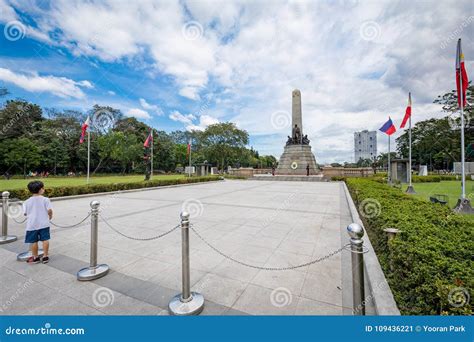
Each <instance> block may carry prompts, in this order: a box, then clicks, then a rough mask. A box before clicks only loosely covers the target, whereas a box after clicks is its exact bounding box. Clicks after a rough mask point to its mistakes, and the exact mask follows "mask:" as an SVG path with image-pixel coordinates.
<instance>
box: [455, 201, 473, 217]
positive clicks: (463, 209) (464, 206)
mask: <svg viewBox="0 0 474 342" xmlns="http://www.w3.org/2000/svg"><path fill="white" fill-rule="evenodd" d="M453 210H454V211H455V212H457V213H460V214H471V215H472V214H474V209H473V208H472V207H471V201H470V200H469V199H467V198H464V199H462V198H460V199H458V203H457V204H456V206H455V207H454V209H453Z"/></svg>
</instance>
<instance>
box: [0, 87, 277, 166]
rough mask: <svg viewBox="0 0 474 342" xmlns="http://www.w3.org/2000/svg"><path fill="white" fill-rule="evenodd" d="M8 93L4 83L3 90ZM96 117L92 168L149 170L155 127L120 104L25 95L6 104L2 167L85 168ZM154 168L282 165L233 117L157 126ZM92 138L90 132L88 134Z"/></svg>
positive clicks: (0, 134) (1, 112) (1, 117)
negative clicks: (68, 105)
mask: <svg viewBox="0 0 474 342" xmlns="http://www.w3.org/2000/svg"><path fill="white" fill-rule="evenodd" d="M6 94H8V91H7V90H6V89H5V88H0V96H4V95H6ZM88 116H89V117H90V121H91V123H90V126H89V130H90V138H91V174H94V173H122V174H125V173H144V172H145V162H144V153H145V151H144V147H143V143H144V141H145V139H146V137H147V136H148V134H149V132H150V130H151V129H152V127H150V126H149V125H147V124H145V123H143V122H141V121H138V120H137V119H136V118H133V117H124V115H123V114H122V112H121V111H120V110H117V109H114V108H112V107H108V106H99V105H95V106H94V107H93V108H91V110H89V111H88V112H85V113H84V112H80V111H75V110H57V109H43V108H41V107H40V106H39V105H37V104H33V103H29V102H28V101H24V100H18V99H17V100H7V101H6V102H4V103H3V104H2V106H1V108H0V127H1V131H0V172H1V173H2V174H5V173H7V174H10V175H14V174H22V175H26V174H27V173H28V172H30V171H36V172H48V173H49V174H52V175H65V174H68V173H70V172H73V173H75V174H81V173H85V172H86V169H87V141H86V142H85V143H83V144H79V137H80V135H81V124H82V123H83V122H84V121H85V120H86V118H87V117H88ZM153 136H154V139H153V159H154V170H156V171H157V172H160V171H161V172H175V171H176V170H177V169H181V168H182V167H184V166H187V165H188V157H187V144H188V141H189V140H191V142H192V151H191V154H192V162H193V164H195V163H202V162H204V161H207V162H208V163H210V164H212V165H213V166H216V167H218V168H219V169H220V170H222V169H225V168H227V167H228V166H233V167H239V166H242V167H257V168H259V167H261V168H267V167H272V166H273V165H276V162H277V161H276V159H275V157H273V156H260V155H259V153H258V151H256V150H254V149H253V148H248V147H247V146H248V144H249V135H248V133H247V131H245V130H242V129H239V128H237V127H236V125H235V124H233V123H231V122H224V123H217V124H214V125H210V126H208V127H207V128H206V129H205V130H204V131H180V130H177V131H173V132H170V133H167V132H165V131H162V130H156V129H153ZM86 139H87V138H86Z"/></svg>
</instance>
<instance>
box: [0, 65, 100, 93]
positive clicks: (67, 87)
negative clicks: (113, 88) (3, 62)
mask: <svg viewBox="0 0 474 342" xmlns="http://www.w3.org/2000/svg"><path fill="white" fill-rule="evenodd" d="M0 80H2V81H4V82H9V83H12V84H14V85H16V86H17V87H20V88H23V89H25V90H27V91H30V92H48V93H52V94H54V95H56V96H59V97H63V98H68V97H72V98H77V99H82V98H84V97H85V94H84V92H83V91H82V90H81V88H80V87H84V88H92V87H93V86H92V84H91V83H90V82H89V81H80V82H76V81H73V80H71V79H68V78H65V77H55V76H39V75H36V74H19V73H15V72H13V71H11V70H9V69H4V68H0Z"/></svg>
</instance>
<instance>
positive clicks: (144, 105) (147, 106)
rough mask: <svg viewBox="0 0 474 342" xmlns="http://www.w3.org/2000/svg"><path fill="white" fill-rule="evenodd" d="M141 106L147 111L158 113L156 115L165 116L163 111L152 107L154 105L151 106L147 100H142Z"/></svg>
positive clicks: (155, 106)
mask: <svg viewBox="0 0 474 342" xmlns="http://www.w3.org/2000/svg"><path fill="white" fill-rule="evenodd" d="M139 101H140V105H141V106H142V107H143V108H144V109H146V110H152V111H154V112H156V114H158V115H163V114H164V113H163V110H162V109H161V108H160V107H158V106H157V105H152V104H149V103H148V102H147V101H146V100H145V99H143V98H141V99H140V100H139Z"/></svg>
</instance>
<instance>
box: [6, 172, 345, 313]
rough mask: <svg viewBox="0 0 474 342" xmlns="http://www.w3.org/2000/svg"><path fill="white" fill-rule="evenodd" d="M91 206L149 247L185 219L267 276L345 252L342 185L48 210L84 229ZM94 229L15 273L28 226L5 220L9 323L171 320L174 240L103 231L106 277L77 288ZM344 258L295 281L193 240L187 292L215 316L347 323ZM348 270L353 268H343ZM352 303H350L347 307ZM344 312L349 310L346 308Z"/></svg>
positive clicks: (155, 195)
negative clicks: (108, 317) (67, 318)
mask: <svg viewBox="0 0 474 342" xmlns="http://www.w3.org/2000/svg"><path fill="white" fill-rule="evenodd" d="M92 199H98V200H100V201H101V204H102V205H101V211H102V215H103V216H104V217H105V218H107V220H108V221H109V222H110V224H111V225H113V226H114V227H115V228H116V229H118V230H120V231H121V232H123V233H125V234H127V235H132V236H136V237H141V238H146V237H150V236H155V235H157V234H159V233H161V232H165V231H167V230H169V229H170V228H172V227H173V226H176V225H177V224H179V221H180V220H179V213H180V211H181V210H182V208H183V207H184V208H186V209H187V210H188V211H190V212H191V223H193V224H194V226H195V228H196V229H197V230H198V231H199V232H200V234H201V235H202V236H203V237H204V238H205V239H206V240H207V241H209V243H211V244H212V245H214V246H215V247H216V248H218V249H220V250H222V251H223V252H224V253H226V254H228V255H229V256H231V257H233V258H235V259H238V260H241V261H243V262H245V263H249V264H253V265H256V266H262V267H285V266H292V265H297V264H301V263H306V262H308V261H311V260H313V259H315V258H318V257H322V256H324V255H326V254H328V253H330V252H332V251H334V250H336V249H338V248H340V247H341V246H342V245H343V244H345V243H346V242H347V240H348V238H347V235H346V234H345V232H344V229H345V227H346V226H347V224H349V223H350V217H349V211H348V207H347V202H346V198H345V195H344V191H343V188H342V185H341V184H340V183H324V182H272V181H238V180H235V181H234V180H232V181H224V182H218V183H206V184H198V185H191V186H183V187H173V188H163V189H158V190H150V191H141V192H131V193H123V194H117V195H106V196H98V197H96V198H94V197H92V198H81V199H71V200H64V201H57V202H53V206H54V212H55V217H54V219H53V221H55V222H56V223H58V224H62V225H66V224H73V223H75V222H78V221H80V220H81V219H82V218H83V217H84V216H85V215H86V214H87V213H88V211H89V202H90V201H91V200H92ZM89 227H90V223H89V221H86V222H85V223H84V224H83V225H81V226H79V227H78V228H70V229H57V228H54V229H53V231H52V240H51V261H50V263H49V264H47V265H42V264H38V265H28V264H26V263H21V262H17V261H16V259H15V258H16V253H17V252H19V251H23V250H25V249H27V246H26V245H25V244H24V243H23V242H22V241H23V239H24V228H23V225H19V224H16V223H14V222H13V221H12V220H11V219H10V229H9V233H10V234H15V235H18V236H19V240H21V241H18V242H15V243H12V244H7V245H1V246H0V267H1V270H0V283H1V284H2V291H0V310H2V311H3V312H2V314H60V315H61V314H64V315H65V314H72V315H74V314H81V315H82V314H86V315H87V314H130V315H140V314H144V315H155V314H167V310H166V309H167V305H168V302H169V300H170V299H171V298H172V297H173V296H174V295H175V294H176V293H179V292H181V291H180V289H181V235H180V232H179V230H176V231H174V232H173V233H171V234H169V235H167V236H165V237H163V238H161V239H158V240H153V241H133V240H129V239H126V238H124V237H122V236H120V235H118V234H117V233H115V232H113V231H112V230H110V229H109V228H108V227H107V226H106V225H105V224H104V223H103V222H99V246H100V248H99V263H107V264H108V265H109V266H110V267H111V272H110V273H109V274H108V275H107V276H106V277H104V278H102V279H99V280H96V281H93V282H79V281H77V280H76V276H75V274H76V272H77V271H78V270H79V269H80V268H82V267H85V266H87V265H88V261H89V248H90V247H89V241H90V240H89V239H90V228H89ZM346 253H347V254H348V252H345V251H344V252H342V253H340V254H338V255H335V256H333V257H331V258H330V259H328V260H325V261H323V262H321V263H317V264H313V265H311V266H306V267H303V268H298V269H295V270H285V271H266V270H258V269H253V268H249V267H246V266H242V265H239V264H237V263H235V262H233V261H230V260H227V259H225V258H224V257H223V256H221V255H219V254H218V253H216V252H215V251H213V250H211V249H210V248H209V247H208V246H207V245H206V244H204V243H203V242H202V241H200V240H199V239H198V238H197V237H196V235H194V234H193V233H191V283H192V284H191V285H192V290H193V291H198V292H201V293H202V294H203V295H204V297H205V298H206V306H205V310H204V312H203V314H210V315H235V314H251V315H341V314H343V313H344V314H345V313H346V312H347V310H345V309H344V308H343V307H344V306H347V304H346V305H343V293H346V294H347V290H348V289H347V286H345V281H344V280H343V278H344V276H343V275H342V274H341V273H342V272H341V270H342V261H341V260H345V259H346V257H345V256H344V255H345V254H346ZM344 263H346V261H344ZM344 296H345V295H344ZM346 302H347V300H344V303H346Z"/></svg>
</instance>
